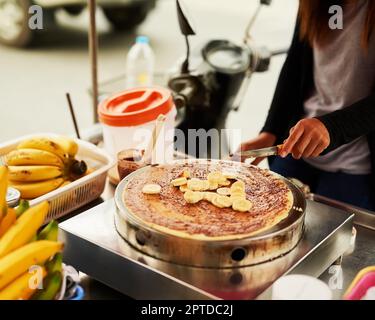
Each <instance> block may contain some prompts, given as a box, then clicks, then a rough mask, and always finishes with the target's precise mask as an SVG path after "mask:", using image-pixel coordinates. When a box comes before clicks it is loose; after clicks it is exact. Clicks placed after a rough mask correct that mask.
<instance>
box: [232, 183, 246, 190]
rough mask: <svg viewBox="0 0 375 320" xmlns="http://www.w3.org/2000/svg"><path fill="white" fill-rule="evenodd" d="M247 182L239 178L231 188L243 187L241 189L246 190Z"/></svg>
mask: <svg viewBox="0 0 375 320" xmlns="http://www.w3.org/2000/svg"><path fill="white" fill-rule="evenodd" d="M245 187H246V186H245V182H243V181H241V180H237V181H236V182H235V183H233V184H232V187H231V189H233V190H234V189H241V190H244V191H245Z"/></svg>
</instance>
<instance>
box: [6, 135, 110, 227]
mask: <svg viewBox="0 0 375 320" xmlns="http://www.w3.org/2000/svg"><path fill="white" fill-rule="evenodd" d="M56 136H57V135H55V134H51V133H39V134H33V135H28V136H23V137H21V138H19V139H16V140H12V141H9V142H6V143H2V144H0V164H4V163H5V156H6V155H7V154H8V153H9V152H11V151H12V150H14V149H15V148H16V147H17V145H18V144H19V143H20V142H21V141H23V140H26V139H30V138H32V137H56ZM75 141H76V142H77V143H78V146H79V149H78V154H77V159H78V160H84V161H85V162H86V163H87V166H88V167H89V168H92V169H94V172H92V173H90V174H88V175H87V176H85V177H82V178H80V179H78V180H76V181H74V182H72V183H70V184H69V185H66V186H64V187H62V188H59V189H56V190H54V191H52V192H49V193H47V194H45V195H43V196H41V197H39V198H36V199H34V200H32V201H30V205H31V206H34V205H36V204H38V203H40V202H42V201H46V200H47V201H48V202H49V203H50V209H49V212H48V215H47V219H46V221H45V222H46V223H47V222H49V221H50V220H53V219H58V218H61V217H62V216H64V215H66V214H68V213H70V212H72V211H74V210H76V209H78V208H80V207H82V206H84V205H86V204H88V203H89V202H91V201H93V200H95V199H97V198H99V197H100V195H101V194H102V193H103V191H104V188H105V183H106V178H107V172H108V170H109V169H110V168H111V167H112V166H113V165H114V164H115V163H114V160H113V159H112V157H111V156H109V155H108V154H107V153H106V152H105V151H103V150H102V149H100V148H98V147H97V146H95V145H93V144H91V143H88V142H86V141H82V140H78V139H75Z"/></svg>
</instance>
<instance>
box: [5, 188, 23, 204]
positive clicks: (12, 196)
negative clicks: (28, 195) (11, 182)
mask: <svg viewBox="0 0 375 320" xmlns="http://www.w3.org/2000/svg"><path fill="white" fill-rule="evenodd" d="M20 199H21V193H20V192H19V191H18V190H16V189H14V188H8V190H7V197H6V200H7V204H8V206H9V207H11V208H14V207H16V206H18V204H19V202H20Z"/></svg>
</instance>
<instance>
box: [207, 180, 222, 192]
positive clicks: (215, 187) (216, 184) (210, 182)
mask: <svg viewBox="0 0 375 320" xmlns="http://www.w3.org/2000/svg"><path fill="white" fill-rule="evenodd" d="M209 184H210V186H209V188H208V189H209V190H211V191H213V190H217V189H218V188H219V184H218V183H217V182H212V181H209Z"/></svg>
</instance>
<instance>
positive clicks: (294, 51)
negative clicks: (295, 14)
mask: <svg viewBox="0 0 375 320" xmlns="http://www.w3.org/2000/svg"><path fill="white" fill-rule="evenodd" d="M302 55H303V43H302V42H301V40H300V35H299V23H298V21H297V23H296V28H295V32H294V36H293V41H292V44H291V47H290V49H289V52H288V56H287V58H286V61H285V63H284V66H283V68H282V70H281V73H280V76H279V80H278V83H277V87H276V91H275V94H274V97H273V100H272V104H271V107H270V110H269V112H268V116H267V119H266V122H265V124H264V126H263V129H262V130H261V132H267V133H271V134H273V135H275V136H276V137H278V138H279V139H280V138H282V136H283V135H284V134H285V131H286V130H287V129H288V127H289V126H290V122H291V120H292V118H293V116H294V114H295V112H298V111H297V110H298V108H299V107H300V106H299V103H300V99H299V98H300V91H301V90H300V89H301V85H302V70H301V64H300V61H301V59H302Z"/></svg>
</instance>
